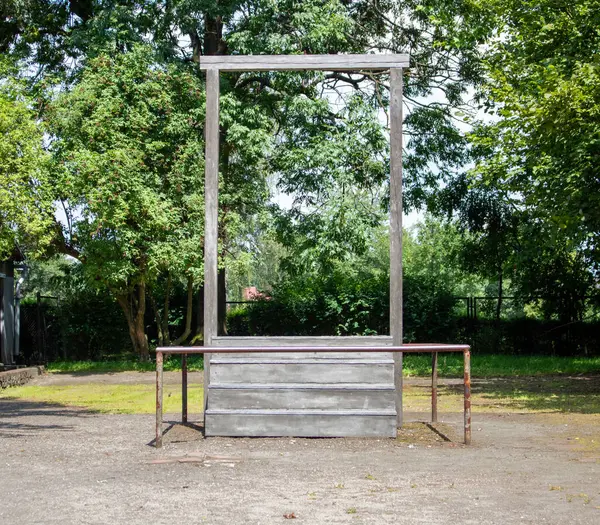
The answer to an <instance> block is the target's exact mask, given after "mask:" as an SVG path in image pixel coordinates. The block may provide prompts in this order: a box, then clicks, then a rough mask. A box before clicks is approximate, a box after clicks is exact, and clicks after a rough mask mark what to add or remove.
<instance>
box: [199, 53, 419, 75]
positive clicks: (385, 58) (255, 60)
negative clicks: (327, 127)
mask: <svg viewBox="0 0 600 525" xmlns="http://www.w3.org/2000/svg"><path fill="white" fill-rule="evenodd" d="M199 65H200V70H207V69H219V70H222V71H308V70H312V71H314V70H326V71H358V70H382V69H383V70H385V69H390V68H405V67H408V65H409V55H406V54H385V55H384V54H366V55H365V54H363V55H343V54H340V55H209V56H202V57H200V64H199Z"/></svg>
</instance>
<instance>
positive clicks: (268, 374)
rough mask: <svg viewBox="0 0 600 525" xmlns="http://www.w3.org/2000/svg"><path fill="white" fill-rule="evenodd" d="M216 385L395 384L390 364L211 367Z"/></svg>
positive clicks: (265, 364) (270, 364)
mask: <svg viewBox="0 0 600 525" xmlns="http://www.w3.org/2000/svg"><path fill="white" fill-rule="evenodd" d="M210 381H211V382H215V383H388V382H389V383H393V381H394V366H393V361H392V362H391V363H389V364H388V363H386V362H384V363H379V362H374V363H369V362H367V363H360V364H354V363H351V364H349V363H339V364H331V363H327V364H323V363H320V362H318V363H302V362H299V363H296V362H294V363H290V364H282V363H249V362H245V363H236V362H231V361H229V362H226V363H215V362H214V361H213V362H212V363H211V367H210Z"/></svg>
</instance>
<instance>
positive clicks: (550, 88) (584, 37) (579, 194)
mask: <svg viewBox="0 0 600 525" xmlns="http://www.w3.org/2000/svg"><path fill="white" fill-rule="evenodd" d="M486 4H489V3H486ZM489 5H490V7H491V11H492V12H493V13H494V16H495V17H496V34H497V36H498V37H497V38H495V39H494V40H492V41H491V42H490V49H489V52H488V55H487V58H486V61H485V67H486V72H487V77H488V81H487V82H486V83H485V85H484V87H483V93H482V97H483V99H482V100H483V104H484V105H485V106H486V107H487V108H488V110H489V111H490V112H491V113H492V114H493V119H491V121H488V122H485V123H479V124H478V125H477V126H476V128H475V130H474V133H473V134H472V136H471V141H472V143H473V145H474V153H475V154H476V155H477V156H479V157H480V158H481V159H482V160H481V161H480V162H479V164H478V166H477V167H476V169H474V170H473V173H472V180H473V183H474V184H478V185H480V186H484V187H492V188H495V189H496V190H497V191H498V192H499V195H498V197H499V198H501V199H503V200H504V201H505V202H506V203H508V204H509V205H510V206H511V207H512V209H513V211H514V213H515V214H516V215H517V216H518V218H519V220H520V222H522V223H523V224H525V225H526V226H525V230H524V232H523V235H521V236H520V239H519V244H520V246H519V247H518V250H517V253H516V255H517V261H516V264H518V265H519V269H520V268H524V267H526V268H527V269H526V271H525V273H524V276H523V278H522V279H521V284H522V288H523V289H524V291H525V292H526V293H533V294H535V293H536V292H537V293H544V291H546V290H549V289H552V288H555V287H557V286H558V287H559V288H558V289H556V293H557V294H561V295H565V294H566V295H570V296H574V295H577V294H580V293H581V291H582V289H583V290H586V289H587V290H588V291H590V285H592V284H593V281H594V280H597V275H598V268H599V264H600V262H599V259H598V251H597V246H598V242H599V240H600V239H599V237H598V235H599V234H598V232H600V213H599V212H598V210H599V209H600V206H599V204H600V200H599V199H600V197H599V196H600V192H599V191H598V180H597V172H598V168H597V165H598V162H597V157H598V153H599V151H600V150H599V144H600V142H599V137H600V104H599V100H600V87H599V86H600V82H599V80H600V77H599V75H600V64H598V60H597V49H598V45H599V43H600V36H599V34H598V31H597V28H598V25H599V24H600V9H599V5H598V2H597V1H596V0H576V1H575V2H573V3H571V4H569V5H568V6H561V7H560V8H557V4H556V2H553V1H550V0H535V1H534V2H529V3H526V4H523V3H522V2H513V1H512V0H508V1H505V0H498V1H495V2H492V3H491V4H489ZM560 268H563V269H564V270H565V271H564V272H563V271H558V270H559V269H560ZM585 272H588V273H591V274H592V275H595V277H592V275H589V276H588V277H587V278H586V277H585V276H584V275H583V274H584V273H585ZM536 273H537V275H538V276H537V278H536ZM577 273H579V276H580V278H581V280H580V281H579V284H578V285H577V284H576V285H575V286H568V283H572V282H573V281H572V277H573V276H574V275H575V274H577Z"/></svg>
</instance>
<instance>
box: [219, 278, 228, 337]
mask: <svg viewBox="0 0 600 525" xmlns="http://www.w3.org/2000/svg"><path fill="white" fill-rule="evenodd" d="M226 301H227V288H226V283H225V268H220V269H219V274H218V277H217V322H218V327H217V334H218V335H227V303H226Z"/></svg>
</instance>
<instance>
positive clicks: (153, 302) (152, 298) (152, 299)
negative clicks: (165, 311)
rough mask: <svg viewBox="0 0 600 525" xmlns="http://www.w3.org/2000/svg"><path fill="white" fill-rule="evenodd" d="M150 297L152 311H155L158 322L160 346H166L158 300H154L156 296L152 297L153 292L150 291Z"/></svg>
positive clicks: (157, 329) (155, 318)
mask: <svg viewBox="0 0 600 525" xmlns="http://www.w3.org/2000/svg"><path fill="white" fill-rule="evenodd" d="M148 297H149V298H150V304H151V305H152V310H153V311H154V320H155V321H156V331H157V332H158V346H164V344H165V338H164V335H163V329H162V321H161V319H160V311H159V310H158V305H157V304H156V299H154V295H152V290H148Z"/></svg>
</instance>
